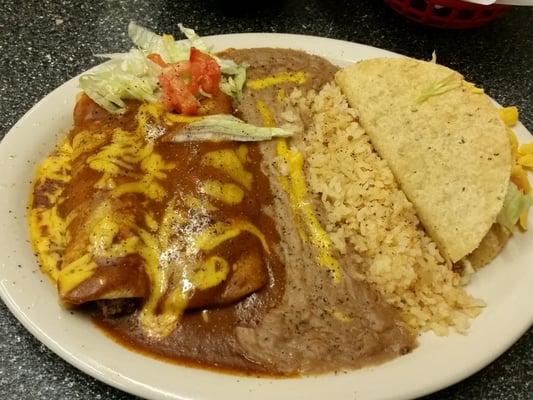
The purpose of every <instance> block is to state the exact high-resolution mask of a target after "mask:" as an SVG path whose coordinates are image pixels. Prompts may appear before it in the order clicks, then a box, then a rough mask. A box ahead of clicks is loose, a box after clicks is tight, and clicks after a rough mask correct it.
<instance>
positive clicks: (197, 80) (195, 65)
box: [148, 47, 220, 115]
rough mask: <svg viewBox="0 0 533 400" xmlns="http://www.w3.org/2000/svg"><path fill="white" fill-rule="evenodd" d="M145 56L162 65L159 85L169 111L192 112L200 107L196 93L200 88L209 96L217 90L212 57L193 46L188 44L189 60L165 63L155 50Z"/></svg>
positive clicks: (193, 113) (218, 74)
mask: <svg viewBox="0 0 533 400" xmlns="http://www.w3.org/2000/svg"><path fill="white" fill-rule="evenodd" d="M148 58H150V60H152V61H153V62H155V63H157V64H159V65H161V66H162V67H163V68H164V70H163V73H162V74H161V76H160V77H159V84H160V85H161V90H162V91H163V103H164V104H165V106H166V107H167V108H168V109H169V110H172V111H176V112H180V113H183V114H187V115H195V114H197V113H198V107H199V106H200V102H199V101H198V99H197V96H200V92H201V91H203V93H207V94H211V95H216V94H217V93H218V92H219V83H220V67H219V66H218V64H217V62H216V61H215V59H214V58H212V57H211V56H209V55H208V54H205V53H202V52H201V51H200V50H197V49H195V48H194V47H191V51H190V54H189V61H181V62H176V63H172V64H166V63H165V62H164V61H163V59H162V58H161V56H159V54H155V53H152V54H150V55H149V56H148ZM200 89H201V91H200Z"/></svg>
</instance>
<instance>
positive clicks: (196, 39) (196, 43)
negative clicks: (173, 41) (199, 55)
mask: <svg viewBox="0 0 533 400" xmlns="http://www.w3.org/2000/svg"><path fill="white" fill-rule="evenodd" d="M178 27H179V28H180V31H181V33H183V34H184V35H185V37H186V38H187V39H189V41H190V45H189V48H190V47H195V48H197V49H198V50H200V51H202V52H204V53H209V54H211V53H212V52H213V46H208V45H207V44H206V43H205V42H204V40H203V39H202V38H201V37H200V36H198V34H197V33H196V32H195V31H194V29H191V28H185V27H184V26H183V24H178Z"/></svg>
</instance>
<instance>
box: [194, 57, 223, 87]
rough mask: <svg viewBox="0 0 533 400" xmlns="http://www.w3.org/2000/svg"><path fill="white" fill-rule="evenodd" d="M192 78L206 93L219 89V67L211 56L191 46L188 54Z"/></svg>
mask: <svg viewBox="0 0 533 400" xmlns="http://www.w3.org/2000/svg"><path fill="white" fill-rule="evenodd" d="M189 63H190V71H191V77H192V80H193V81H195V82H196V83H197V84H198V86H199V87H201V88H202V90H203V91H204V92H206V93H210V94H215V93H217V92H218V90H219V87H218V85H219V83H220V67H219V66H218V63H217V62H216V61H215V59H214V58H213V57H211V56H210V55H209V54H205V53H202V52H201V51H200V50H198V49H196V48H194V47H191V52H190V55H189Z"/></svg>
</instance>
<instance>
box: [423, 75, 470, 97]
mask: <svg viewBox="0 0 533 400" xmlns="http://www.w3.org/2000/svg"><path fill="white" fill-rule="evenodd" d="M461 82H462V80H461V78H460V77H459V76H457V75H456V74H454V73H451V74H450V75H448V76H447V77H445V78H443V79H441V80H440V81H437V82H435V83H433V84H432V85H431V86H430V87H428V88H427V89H426V90H424V92H422V94H420V96H418V98H417V99H416V102H417V103H418V104H421V103H423V102H425V101H426V100H427V99H429V98H430V97H434V96H440V95H441V94H444V93H446V92H449V91H450V90H453V89H457V88H458V87H460V86H461Z"/></svg>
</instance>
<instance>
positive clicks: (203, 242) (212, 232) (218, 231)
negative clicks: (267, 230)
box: [195, 220, 269, 253]
mask: <svg viewBox="0 0 533 400" xmlns="http://www.w3.org/2000/svg"><path fill="white" fill-rule="evenodd" d="M242 232H249V233H251V234H252V235H254V236H256V237H257V238H258V239H259V240H260V241H261V244H262V245H263V248H264V249H265V251H266V252H267V253H268V252H269V248H268V244H267V242H266V239H265V235H263V233H262V232H261V231H260V230H259V229H258V228H257V227H256V226H255V225H254V224H252V223H250V222H247V221H238V220H231V221H228V222H216V223H215V224H213V225H211V226H209V227H208V228H206V229H205V230H204V231H202V232H201V233H200V234H199V235H198V236H197V237H196V240H195V245H196V247H197V248H198V249H200V250H204V251H209V250H212V249H214V248H215V247H217V246H219V245H220V244H222V243H224V242H225V241H227V240H230V239H233V238H234V237H237V236H239V235H240V234H241V233H242Z"/></svg>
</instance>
